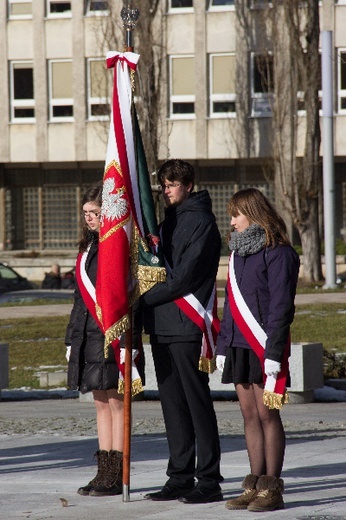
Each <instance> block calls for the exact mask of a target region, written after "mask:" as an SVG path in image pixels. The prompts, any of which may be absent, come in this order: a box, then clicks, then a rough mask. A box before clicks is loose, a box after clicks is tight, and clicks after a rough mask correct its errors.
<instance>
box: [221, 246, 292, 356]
mask: <svg viewBox="0 0 346 520" xmlns="http://www.w3.org/2000/svg"><path fill="white" fill-rule="evenodd" d="M234 269H235V275H236V280H237V283H238V286H239V289H240V292H241V294H242V296H243V298H244V300H245V302H246V304H247V306H248V307H249V309H250V311H251V313H252V314H253V316H254V317H255V319H256V320H257V321H258V323H259V324H260V325H261V327H262V328H263V329H264V331H265V332H266V334H267V336H268V339H267V342H266V348H265V358H269V359H272V360H274V361H278V362H281V358H282V354H283V352H284V349H285V346H286V344H287V340H288V335H289V329H290V324H291V323H292V321H293V317H294V311H295V306H294V298H295V293H296V286H297V280H298V273H299V257H298V255H297V253H296V251H295V250H294V249H293V247H291V246H277V247H275V248H273V249H272V248H265V249H262V250H261V251H259V252H258V253H255V254H252V255H248V256H245V257H242V256H239V255H238V254H237V253H236V254H235V258H234ZM232 346H234V347H244V348H251V347H250V345H249V344H248V343H247V341H246V340H245V338H244V336H243V335H242V333H241V332H240V330H239V329H238V327H237V325H236V324H235V322H234V320H233V317H232V315H231V312H230V307H229V301H228V294H227V288H226V298H225V304H224V313H223V319H222V322H221V330H220V334H219V337H218V340H217V354H221V355H226V348H227V347H232Z"/></svg>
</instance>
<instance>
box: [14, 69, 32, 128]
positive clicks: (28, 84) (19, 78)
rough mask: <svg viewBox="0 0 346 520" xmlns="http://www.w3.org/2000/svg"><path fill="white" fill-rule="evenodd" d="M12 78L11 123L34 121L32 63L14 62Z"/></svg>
mask: <svg viewBox="0 0 346 520" xmlns="http://www.w3.org/2000/svg"><path fill="white" fill-rule="evenodd" d="M10 76H11V121H16V122H19V121H23V120H25V122H28V120H32V121H34V119H35V99H34V69H33V65H32V63H31V62H25V61H22V62H20V61H12V62H11V64H10Z"/></svg>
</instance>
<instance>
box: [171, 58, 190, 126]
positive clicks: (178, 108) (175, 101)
mask: <svg viewBox="0 0 346 520" xmlns="http://www.w3.org/2000/svg"><path fill="white" fill-rule="evenodd" d="M169 63H170V116H171V117H172V118H175V119H186V118H190V119H191V118H192V117H194V116H195V74H194V59H193V56H184V57H182V56H179V57H178V56H171V58H170V61H169Z"/></svg>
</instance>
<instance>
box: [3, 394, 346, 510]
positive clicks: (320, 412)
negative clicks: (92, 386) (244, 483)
mask: <svg viewBox="0 0 346 520" xmlns="http://www.w3.org/2000/svg"><path fill="white" fill-rule="evenodd" d="M215 409H216V412H217V417H218V423H219V429H220V435H221V447H222V473H223V476H224V479H225V480H224V482H223V484H222V488H223V491H224V499H225V500H226V499H228V498H230V497H234V496H236V495H237V494H238V492H239V484H240V482H241V480H242V478H243V477H244V475H246V474H247V472H248V460H247V455H246V450H245V444H244V437H243V434H242V421H241V416H240V412H239V406H238V403H235V402H229V401H217V402H215ZM282 416H283V420H284V424H285V429H286V433H287V451H286V461H285V467H284V472H283V478H284V480H285V486H286V492H285V504H286V509H285V510H283V511H277V512H272V513H250V512H248V511H235V512H231V511H228V510H227V509H226V508H225V507H224V502H220V503H214V504H205V505H198V506H194V505H187V504H182V503H180V502H178V501H172V502H164V503H163V502H162V503H157V502H156V503H155V502H151V501H147V500H144V498H143V496H144V494H145V493H146V492H148V491H150V490H155V489H159V488H160V487H161V485H162V484H163V483H164V481H165V478H166V477H165V469H166V463H167V456H168V452H167V443H166V438H165V435H164V427H163V421H162V414H161V407H160V403H159V402H158V401H143V402H135V403H133V436H132V454H131V483H130V500H129V502H126V501H125V502H124V501H123V499H122V496H117V497H106V498H104V497H102V498H98V497H95V498H93V497H81V496H80V495H78V494H77V493H76V490H77V488H78V487H79V486H80V485H83V484H85V483H86V482H88V480H90V479H91V478H92V477H93V476H94V470H95V463H94V462H93V460H92V454H93V453H94V451H95V450H96V449H97V437H96V429H95V413H94V405H93V404H92V403H86V402H80V401H79V399H63V400H62V399H59V400H48V399H45V400H39V401H8V402H7V401H2V402H1V403H0V472H1V486H0V518H1V520H7V519H12V520H22V519H30V520H48V519H56V520H60V519H61V520H62V519H64V520H103V519H106V518H107V519H108V518H114V519H117V520H135V519H136V520H137V519H141V520H173V519H174V518H177V517H179V516H180V517H181V518H184V519H185V518H186V519H189V520H190V519H191V520H215V518H217V519H218V520H222V519H230V518H232V519H235V520H242V519H244V520H247V519H248V520H253V519H255V518H261V520H269V519H273V520H274V519H280V520H281V519H283V520H285V519H301V520H302V519H308V518H312V519H314V520H322V519H329V520H332V519H333V520H336V519H338V520H339V519H346V486H345V482H346V448H345V446H346V429H345V426H346V403H314V404H303V405H287V406H286V407H285V408H284V410H283V412H282ZM61 498H63V499H65V500H66V501H67V507H63V506H62V502H61V500H60V499H61Z"/></svg>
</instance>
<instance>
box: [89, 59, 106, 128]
mask: <svg viewBox="0 0 346 520" xmlns="http://www.w3.org/2000/svg"><path fill="white" fill-rule="evenodd" d="M87 74H88V119H89V120H95V119H98V120H100V119H102V120H104V119H108V118H109V112H110V99H109V95H108V92H109V91H108V81H107V80H108V77H109V76H108V74H107V69H106V67H105V60H104V59H101V58H99V59H88V60H87Z"/></svg>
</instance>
